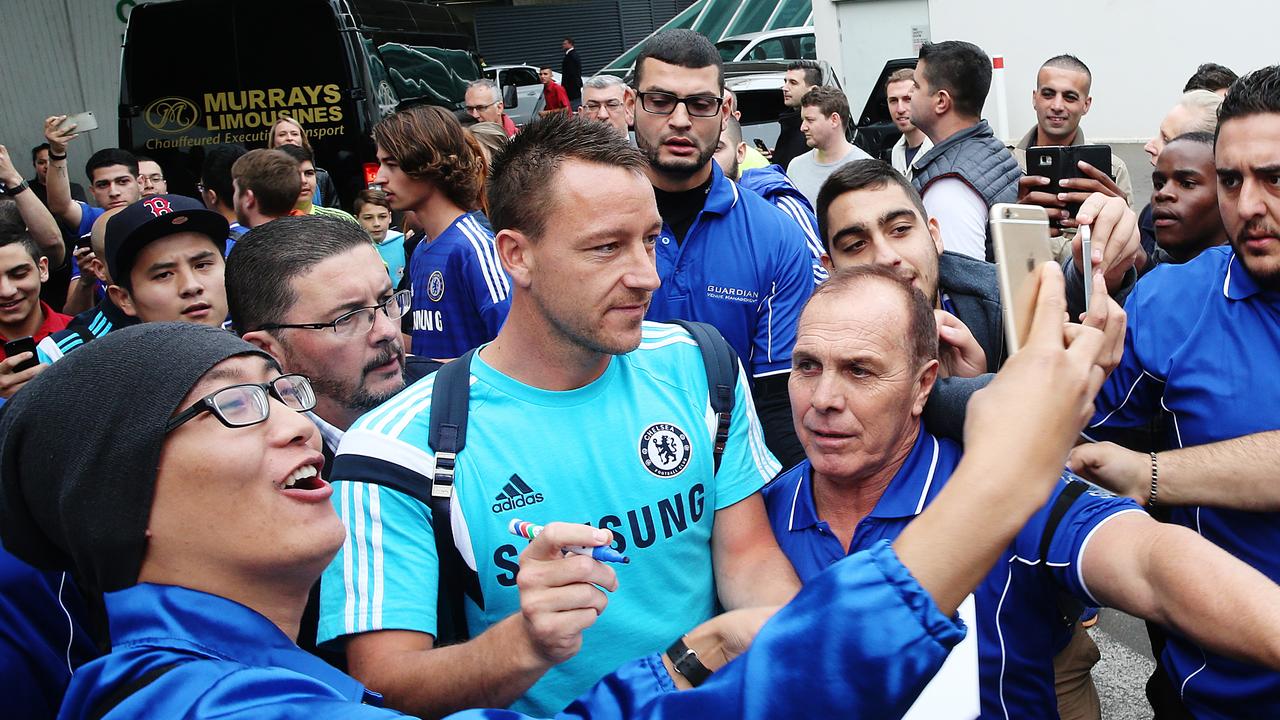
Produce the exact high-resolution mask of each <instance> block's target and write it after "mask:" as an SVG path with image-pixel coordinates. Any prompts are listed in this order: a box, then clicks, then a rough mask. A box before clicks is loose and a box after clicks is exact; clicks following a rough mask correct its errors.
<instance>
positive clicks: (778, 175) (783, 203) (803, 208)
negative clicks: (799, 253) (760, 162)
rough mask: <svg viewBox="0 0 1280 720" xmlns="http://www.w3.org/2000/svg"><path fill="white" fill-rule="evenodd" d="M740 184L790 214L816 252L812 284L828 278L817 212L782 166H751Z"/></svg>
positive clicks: (743, 174)
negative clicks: (823, 261) (824, 264)
mask: <svg viewBox="0 0 1280 720" xmlns="http://www.w3.org/2000/svg"><path fill="white" fill-rule="evenodd" d="M738 185H740V186H742V187H744V188H746V189H748V190H750V191H751V192H753V193H755V194H757V195H759V196H760V197H762V198H764V199H765V200H768V201H769V202H771V203H773V206H774V207H776V208H778V209H779V210H781V211H782V212H784V213H786V214H787V217H789V218H791V219H792V220H794V221H795V223H796V225H799V226H800V230H801V231H803V232H804V239H805V244H806V245H807V246H808V247H809V254H811V255H813V284H814V285H821V284H822V281H824V280H826V279H827V275H828V273H827V269H826V268H825V267H823V266H822V254H823V252H825V250H824V249H823V245H822V235H820V234H819V233H818V216H817V215H816V214H814V211H813V206H812V205H810V204H809V198H807V197H805V196H804V193H802V192H800V190H799V189H797V188H796V186H795V185H793V184H792V183H791V178H789V177H787V174H786V172H784V171H783V169H782V167H781V166H779V165H769V166H767V167H762V168H752V169H750V170H745V171H743V173H742V175H741V176H740V177H739V178H738Z"/></svg>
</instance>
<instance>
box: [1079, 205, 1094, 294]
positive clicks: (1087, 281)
mask: <svg viewBox="0 0 1280 720" xmlns="http://www.w3.org/2000/svg"><path fill="white" fill-rule="evenodd" d="M1079 233H1080V257H1081V259H1082V260H1084V311H1085V312H1089V300H1090V299H1091V298H1092V297H1093V231H1092V230H1090V229H1089V226H1088V225H1081V226H1080V231H1079Z"/></svg>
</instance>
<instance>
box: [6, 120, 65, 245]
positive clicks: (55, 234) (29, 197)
mask: <svg viewBox="0 0 1280 720" xmlns="http://www.w3.org/2000/svg"><path fill="white" fill-rule="evenodd" d="M22 182H23V180H22V174H21V173H19V172H18V170H17V168H15V167H14V166H13V160H12V159H11V158H10V157H9V150H8V149H6V148H5V146H3V145H0V183H3V184H4V186H5V187H6V188H9V189H10V190H12V189H13V188H16V187H19V186H21V185H22ZM67 192H68V197H70V189H68V191H67ZM11 197H13V199H14V200H15V201H16V202H17V203H18V212H19V213H21V215H22V222H24V223H26V225H27V231H28V232H29V233H31V238H32V239H33V240H35V241H36V244H37V245H39V246H40V249H41V250H42V251H43V252H44V254H45V257H47V258H49V268H50V269H53V268H59V267H62V263H64V262H65V261H66V259H67V246H66V245H64V244H63V243H62V231H61V230H59V229H58V224H57V222H55V221H54V219H53V216H52V215H50V214H49V210H48V209H47V208H45V206H44V203H41V202H40V198H38V197H36V194H35V193H33V192H30V191H29V190H23V191H22V192H20V193H18V194H17V195H11Z"/></svg>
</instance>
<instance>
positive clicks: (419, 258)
mask: <svg viewBox="0 0 1280 720" xmlns="http://www.w3.org/2000/svg"><path fill="white" fill-rule="evenodd" d="M409 275H410V278H411V280H412V283H413V307H412V309H411V310H410V315H411V318H412V322H413V354H414V355H421V356H422V357H429V358H439V359H450V358H455V357H458V356H460V355H462V354H463V353H465V352H466V351H468V350H470V349H471V348H474V347H478V346H480V345H482V344H484V343H487V342H489V341H490V340H492V339H493V338H494V337H496V336H497V334H498V330H499V329H500V328H501V327H502V323H503V321H504V320H506V319H507V312H508V310H510V309H511V279H510V278H509V277H508V276H507V273H506V271H505V270H503V269H502V263H501V262H499V261H498V251H497V248H495V247H494V245H493V233H491V232H489V230H488V229H487V228H486V227H485V226H484V225H483V224H482V223H481V222H480V221H479V220H478V219H477V217H476V214H475V213H467V214H464V215H460V216H458V218H457V219H456V220H454V221H453V224H451V225H450V226H449V227H448V228H446V229H445V230H444V232H442V233H440V236H439V237H437V238H435V239H434V240H432V241H431V242H425V241H424V242H421V243H419V244H418V246H417V247H416V248H414V251H413V258H412V260H411V261H410V262H409Z"/></svg>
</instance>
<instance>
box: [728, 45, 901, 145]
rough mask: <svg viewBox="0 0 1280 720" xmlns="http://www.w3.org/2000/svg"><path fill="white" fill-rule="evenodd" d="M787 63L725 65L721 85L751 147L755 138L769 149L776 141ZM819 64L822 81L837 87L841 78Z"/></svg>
mask: <svg viewBox="0 0 1280 720" xmlns="http://www.w3.org/2000/svg"><path fill="white" fill-rule="evenodd" d="M787 64H788V62H787V61H785V60H784V61H776V60H773V61H768V62H727V63H725V65H724V86H725V88H726V89H729V90H732V91H733V94H734V96H735V97H736V98H737V101H738V104H737V109H738V111H739V112H741V113H742V117H740V118H739V119H738V122H739V123H740V124H741V125H742V139H743V140H745V141H747V142H748V143H750V144H752V145H753V146H754V143H755V141H756V140H760V141H761V142H763V143H764V144H765V145H766V146H767V147H770V148H772V147H773V146H774V144H775V143H776V142H777V141H778V133H779V131H780V128H779V126H778V116H779V115H781V114H782V113H783V112H785V111H786V110H787V106H786V105H785V104H784V103H783V102H782V79H783V76H785V75H786V72H787ZM818 65H819V66H820V67H821V68H822V84H824V85H833V86H835V87H840V79H839V78H837V77H836V75H835V73H834V72H833V71H832V70H831V66H830V65H828V64H827V63H826V62H819V63H818ZM883 95H884V93H883V92H881V96H882V97H883ZM881 102H882V103H883V99H882V101H881ZM891 125H892V124H891Z"/></svg>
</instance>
